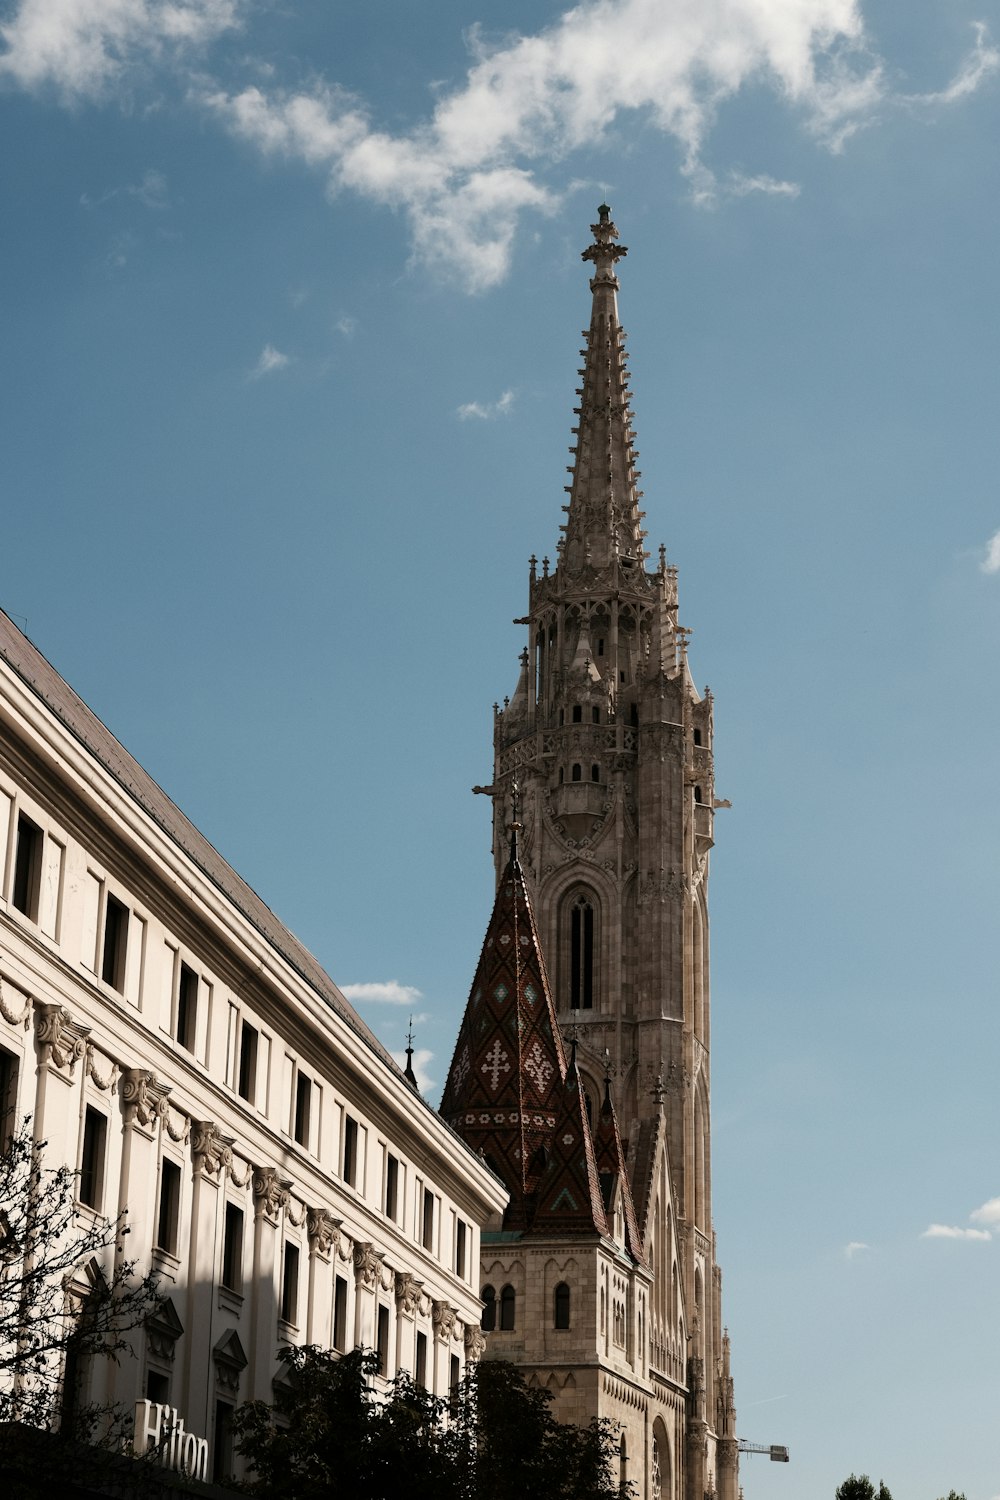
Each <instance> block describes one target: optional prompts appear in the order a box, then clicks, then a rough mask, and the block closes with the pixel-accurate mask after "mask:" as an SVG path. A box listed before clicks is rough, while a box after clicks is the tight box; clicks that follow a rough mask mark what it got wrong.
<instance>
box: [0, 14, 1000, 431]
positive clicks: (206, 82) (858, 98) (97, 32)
mask: <svg viewBox="0 0 1000 1500" xmlns="http://www.w3.org/2000/svg"><path fill="white" fill-rule="evenodd" d="M251 8H252V7H251V0H15V6H14V9H13V12H12V16H11V19H9V20H8V21H6V22H5V23H3V24H2V25H0V44H2V46H3V47H4V48H5V49H6V50H5V51H3V52H0V76H2V75H6V76H7V78H8V79H10V80H12V81H16V82H17V83H19V84H21V85H22V86H23V87H26V88H34V89H37V88H40V87H43V86H48V87H52V88H54V89H56V90H57V91H58V92H59V93H61V94H62V95H63V96H64V97H66V98H67V99H70V100H77V99H80V98H82V97H88V96H89V97H100V96H101V95H102V93H107V91H108V90H109V88H110V87H111V86H113V85H114V84H115V83H116V82H118V81H122V82H124V81H125V80H126V78H127V80H128V84H129V86H130V87H133V88H134V87H135V80H136V79H139V80H141V79H142V77H143V76H144V73H148V71H149V70H150V69H151V68H152V67H153V66H157V65H159V66H173V68H174V71H175V76H176V77H177V78H178V79H179V80H180V81H181V85H182V87H183V88H184V90H185V96H186V98H187V100H188V102H189V103H190V104H192V105H193V106H195V107H197V108H201V109H204V110H206V111H208V112H209V113H210V114H212V115H214V116H215V117H216V118H217V119H218V120H219V121H220V122H222V123H223V124H224V126H225V127H226V128H227V129H228V130H229V131H230V132H231V133H232V134H233V135H234V136H237V137H239V138H240V139H241V140H244V141H247V142H249V143H251V144H252V145H253V146H254V147H255V148H256V149H257V150H258V151H260V152H261V153H263V154H266V155H268V156H272V157H284V158H286V159H289V160H293V161H297V162H300V163H304V164H306V165H307V166H309V167H312V168H314V169H315V170H317V171H319V172H321V173H322V174H323V176H324V178H325V181H326V184H327V187H328V190H329V192H330V193H331V194H337V193H341V192H345V191H350V192H354V193H357V194H359V195H361V196H363V197H364V198H367V199H368V200H369V201H371V202H375V203H379V204H382V205H384V206H386V207H391V208H393V209H397V210H400V211H401V212H402V213H403V214H404V215H405V217H406V219H407V222H408V224H409V230H410V237H411V243H412V247H413V254H414V257H415V258H417V259H418V260H421V261H425V262H428V263H433V264H434V265H435V266H436V267H437V268H438V269H439V270H441V271H444V272H449V271H450V272H452V273H454V274H456V275H457V276H458V277H459V278H460V279H461V280H462V281H463V282H464V284H465V286H466V287H467V289H469V290H470V291H482V290H484V289H485V288H488V287H490V286H494V285H496V284H497V283H498V282H499V281H501V280H502V279H503V277H504V276H505V275H506V274H507V271H508V269H509V267H510V263H511V258H512V254H513V248H514V244H515V241H516V239H517V236H518V233H519V229H520V223H521V220H522V219H523V217H524V215H525V214H526V213H531V212H535V213H551V212H553V211H554V210H555V208H556V207H557V205H558V204H559V202H560V201H561V197H562V195H563V194H564V193H565V192H566V191H568V190H569V189H570V186H571V182H570V178H569V177H568V176H567V175H566V174H564V173H562V172H561V171H560V170H559V168H560V164H561V163H562V162H563V161H565V160H566V159H567V158H568V157H569V156H570V155H571V154H572V153H573V152H574V151H578V150H580V149H581V148H585V149H587V150H588V151H593V150H594V148H595V147H599V146H600V145H601V144H602V143H604V142H607V141H608V140H609V138H610V136H611V134H612V132H613V131H614V130H616V129H619V128H621V127H622V126H626V127H627V128H628V129H629V130H630V131H633V130H635V129H637V128H640V127H652V128H653V129H656V130H659V131H660V132H661V133H662V134H663V135H665V136H667V137H669V138H670V139H671V140H673V141H674V143H675V144H676V145H677V147H678V150H679V157H680V170H681V172H682V174H683V175H684V176H685V177H686V179H687V181H688V185H689V190H690V193H691V196H692V198H693V200H694V201H695V202H696V203H698V204H700V205H702V206H704V207H715V206H717V205H719V204H720V203H723V202H725V201H726V200H727V199H734V198H745V197H747V196H749V195H750V194H763V195H765V196H769V197H775V198H785V199H790V198H793V197H794V196H795V194H796V192H797V191H798V186H797V184H795V183H789V182H783V181H781V180H779V179H776V178H773V177H771V176H770V175H769V174H768V173H767V172H766V171H761V172H745V171H738V172H729V173H727V172H725V171H722V172H721V173H717V171H716V170H714V169H713V168H712V167H711V165H710V164H709V161H708V143H709V140H710V137H711V133H712V130H713V127H714V124H715V121H716V119H717V117H718V115H719V112H720V110H721V108H722V107H723V106H724V104H725V103H726V101H728V100H730V99H732V98H734V97H735V96H736V95H738V94H740V93H745V92H747V91H749V90H750V89H752V88H757V89H763V90H769V91H770V92H772V93H773V94H775V95H776V96H777V97H778V98H779V99H780V101H781V102H782V104H783V105H784V106H785V107H786V108H787V110H788V117H789V119H790V120H791V121H793V122H795V123H796V124H797V125H798V126H800V127H802V128H804V129H805V130H806V131H807V132H808V133H809V134H811V135H812V136H813V137H814V138H815V139H816V140H817V141H818V142H819V143H820V144H821V145H823V146H825V147H826V148H827V149H829V150H831V151H840V150H843V148H844V146H845V143H846V142H847V141H848V140H849V139H850V138H851V136H852V135H854V134H855V133H856V132H857V131H859V130H861V129H863V128H865V127H866V126H869V125H872V124H874V123H876V122H877V121H878V119H879V118H881V117H882V116H883V115H884V114H885V113H886V112H887V111H888V110H889V109H891V108H897V109H899V108H908V109H910V110H911V111H914V110H916V109H917V107H918V106H920V107H928V106H931V105H933V106H949V105H955V104H957V103H959V102H960V101H962V100H964V99H967V98H968V97H969V96H970V95H972V94H973V93H974V92H975V91H976V90H977V89H979V88H981V87H982V86H983V84H984V83H985V82H986V81H987V80H988V79H989V78H990V77H991V76H993V75H994V74H995V73H996V71H997V69H998V66H1000V54H998V52H997V49H996V48H995V47H994V46H993V44H992V42H991V40H990V35H989V32H988V30H987V28H986V26H985V25H984V24H983V23H977V25H976V28H975V35H974V42H973V46H972V48H971V50H970V52H969V55H968V57H967V58H965V59H964V60H963V62H962V63H961V65H960V66H959V68H958V69H957V70H956V72H955V74H954V76H953V78H952V79H951V81H950V82H949V83H948V84H947V85H946V86H945V87H944V88H942V89H940V90H937V91H932V92H928V93H926V94H922V95H905V94H901V93H897V92H894V89H893V87H892V85H891V84H890V82H889V76H890V75H889V71H888V70H887V68H886V66H885V65H884V63H883V62H882V60H881V58H880V57H879V56H878V55H877V53H876V51H875V49H874V46H873V43H872V42H871V40H870V38H869V36H868V34H867V31H866V27H865V22H864V15H863V5H862V0H768V3H767V4H763V3H761V0H715V3H714V4H713V5H705V4H704V0H672V3H671V4H670V5H664V4H663V3H662V0H581V3H579V4H576V5H573V6H572V7H571V8H569V9H567V10H565V11H564V12H562V14H560V15H557V16H556V18H555V19H554V20H553V21H552V22H551V23H550V24H549V25H547V26H542V27H540V28H539V29H538V30H536V31H534V32H530V33H525V34H517V33H514V34H510V33H507V34H505V35H504V36H503V37H502V38H501V39H500V40H498V41H494V40H492V39H489V38H487V37H486V36H485V35H484V34H483V33H482V32H481V31H479V30H477V29H475V28H473V30H472V31H471V32H470V33H469V36H468V42H469V50H470V63H469V67H468V69H467V71H466V73H465V76H464V78H461V79H460V80H459V81H458V82H457V83H455V84H454V85H452V86H450V87H449V86H441V87H439V88H437V89H436V90H435V94H434V98H435V102H434V105H433V108H432V109H431V110H430V112H429V114H428V115H427V116H425V117H424V118H423V119H422V120H418V121H416V122H415V123H413V124H412V125H411V126H410V127H409V128H408V129H406V130H403V131H400V132H399V133H396V134H393V133H392V132H391V131H390V130H388V129H385V128H384V127H383V126H382V125H381V124H380V123H379V122H378V121H377V120H376V119H375V118H374V117H373V114H372V111H371V110H370V108H369V106H368V104H367V103H366V101H365V100H364V99H362V98H359V97H358V96H356V95H354V94H351V93H349V92H348V91H347V90H345V89H343V88H342V87H340V86H339V85H337V84H336V83H335V82H329V81H323V80H319V81H317V82H316V83H315V84H313V85H311V86H310V87H309V88H307V89H299V90H295V89H283V88H282V87H281V85H280V82H278V81H277V78H276V76H275V74H274V72H273V66H272V65H270V64H269V65H268V66H267V67H258V68H256V69H255V70H254V71H255V76H256V78H257V82H256V83H255V84H253V85H252V86H248V87H244V88H236V89H234V88H232V87H229V86H227V85H226V84H225V83H224V82H222V81H221V79H222V76H223V75H222V71H221V63H220V66H219V67H218V68H217V69H216V72H215V74H214V75H209V74H208V73H207V71H206V68H207V65H208V47H209V44H217V43H218V42H219V40H220V38H223V37H224V36H225V35H226V34H227V33H235V32H236V31H237V30H238V29H239V28H240V26H241V24H242V20H243V18H244V16H245V15H248V14H249V13H250V11H251ZM245 53H246V47H245V44H244V43H243V41H242V38H241V40H240V45H239V48H238V55H237V56H236V58H235V63H236V65H237V66H239V67H241V68H243V69H245V67H246V65H247V58H246V56H245ZM199 68H200V69H201V71H200V72H199V71H198V69H199ZM244 76H245V72H244ZM472 404H473V405H474V404H475V403H472Z"/></svg>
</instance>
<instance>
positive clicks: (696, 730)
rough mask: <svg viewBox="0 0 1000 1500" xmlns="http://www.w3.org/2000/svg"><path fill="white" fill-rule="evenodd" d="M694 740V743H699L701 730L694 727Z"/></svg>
mask: <svg viewBox="0 0 1000 1500" xmlns="http://www.w3.org/2000/svg"><path fill="white" fill-rule="evenodd" d="M694 742H695V744H696V745H700V744H701V730H700V729H698V728H696V729H695V731H694Z"/></svg>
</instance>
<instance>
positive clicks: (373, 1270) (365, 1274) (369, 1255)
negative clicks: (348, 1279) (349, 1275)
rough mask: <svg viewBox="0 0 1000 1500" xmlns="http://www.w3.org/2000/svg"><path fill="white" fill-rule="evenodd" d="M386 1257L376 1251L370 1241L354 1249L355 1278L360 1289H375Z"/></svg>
mask: <svg viewBox="0 0 1000 1500" xmlns="http://www.w3.org/2000/svg"><path fill="white" fill-rule="evenodd" d="M383 1259H384V1256H383V1255H382V1253H381V1251H379V1250H376V1249H375V1247H374V1245H373V1244H372V1243H371V1241H370V1240H362V1241H360V1242H359V1243H358V1244H356V1245H355V1247H354V1277H355V1280H356V1281H357V1284H358V1286H359V1287H361V1286H366V1287H371V1288H374V1287H375V1285H376V1283H377V1281H378V1280H379V1275H380V1272H381V1269H382V1261H383Z"/></svg>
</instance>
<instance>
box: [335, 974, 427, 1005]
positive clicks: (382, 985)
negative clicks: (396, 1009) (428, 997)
mask: <svg viewBox="0 0 1000 1500" xmlns="http://www.w3.org/2000/svg"><path fill="white" fill-rule="evenodd" d="M340 993H341V994H342V995H346V996H347V998H348V1000H350V1002H351V1004H352V1005H353V1004H356V1003H357V1002H358V1001H362V1002H363V1001H366V1000H372V1001H375V1002H377V1003H378V1004H382V1005H413V1003H414V1001H416V1000H422V999H423V995H422V993H421V991H420V990H418V989H417V988H416V987H415V986H414V985H412V984H400V982H399V980H398V979H385V980H382V981H373V980H370V981H368V982H366V983H365V984H342V985H341V986H340Z"/></svg>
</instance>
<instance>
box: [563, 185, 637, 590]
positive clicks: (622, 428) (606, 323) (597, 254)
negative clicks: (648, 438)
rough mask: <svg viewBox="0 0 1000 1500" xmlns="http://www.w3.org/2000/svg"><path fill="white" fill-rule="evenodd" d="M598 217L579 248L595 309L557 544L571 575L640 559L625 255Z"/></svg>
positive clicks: (601, 214)
mask: <svg viewBox="0 0 1000 1500" xmlns="http://www.w3.org/2000/svg"><path fill="white" fill-rule="evenodd" d="M597 215H598V219H597V223H596V224H592V225H591V226H590V228H591V232H592V234H593V236H594V243H593V244H592V245H588V247H587V249H586V250H584V251H583V259H584V260H589V261H592V262H593V264H594V274H593V276H592V277H591V280H590V290H591V292H592V293H593V309H592V311H591V317H590V328H589V329H588V330H586V331H585V332H584V338H585V339H586V344H585V346H584V348H583V349H581V351H580V353H581V354H582V356H583V358H584V364H583V366H582V367H581V369H580V374H581V375H582V376H583V384H582V386H580V387H578V390H577V395H578V396H579V397H580V405H579V406H577V407H574V412H575V413H576V415H577V416H578V417H579V426H578V427H574V429H573V432H574V435H575V437H576V443H575V445H574V446H573V447H572V448H571V449H570V452H571V453H572V454H573V463H572V465H571V466H570V470H569V472H570V473H571V475H572V483H571V484H569V485H567V486H566V488H567V490H568V492H569V496H570V501H569V505H568V506H567V507H566V511H567V518H566V524H565V527H564V528H563V529H564V531H565V537H564V540H563V542H562V543H561V551H562V557H561V563H560V566H561V567H562V568H563V569H564V570H565V572H566V573H568V574H569V575H570V576H573V575H576V574H579V573H580V572H581V571H582V570H583V569H585V568H587V567H592V568H597V569H603V568H606V567H607V566H608V565H609V564H610V563H611V562H613V561H614V560H615V559H616V558H621V559H624V560H625V562H626V566H628V565H629V564H631V565H636V564H638V563H640V562H641V561H642V560H643V559H644V556H645V554H644V552H643V547H642V539H643V535H644V533H643V531H642V528H641V526H640V520H641V512H640V510H639V499H640V497H641V493H642V492H641V491H640V490H638V489H636V480H637V479H638V478H639V471H638V469H637V468H636V459H637V458H638V453H637V452H636V450H635V448H634V447H633V441H634V433H633V430H632V412H631V409H630V406H629V399H630V396H631V392H630V390H629V386H628V367H627V360H626V355H625V334H624V332H623V330H622V328H621V325H620V324H619V322H618V296H617V294H618V277H617V276H616V275H615V265H616V263H617V262H618V261H619V260H620V259H621V258H622V256H624V255H627V254H628V251H627V249H626V247H625V246H624V245H619V244H618V243H617V241H618V229H617V227H616V226H615V224H614V222H613V221H612V218H611V210H610V208H609V207H608V205H607V204H606V203H602V204H601V206H600V208H599V209H598V210H597Z"/></svg>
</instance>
